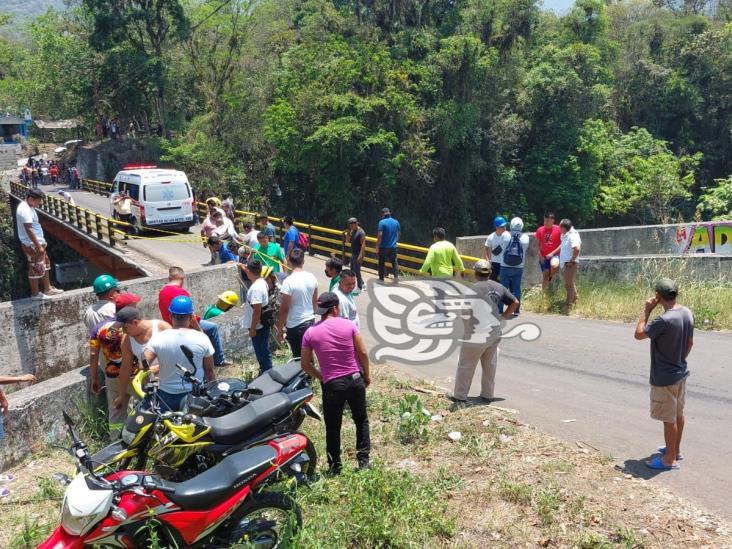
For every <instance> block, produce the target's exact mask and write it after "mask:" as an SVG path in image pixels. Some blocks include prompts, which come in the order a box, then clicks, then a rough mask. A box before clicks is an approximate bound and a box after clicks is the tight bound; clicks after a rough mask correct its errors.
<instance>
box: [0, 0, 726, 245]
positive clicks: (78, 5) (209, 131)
mask: <svg viewBox="0 0 732 549" xmlns="http://www.w3.org/2000/svg"><path fill="white" fill-rule="evenodd" d="M143 4H144V2H140V1H139V0H134V1H130V2H126V3H124V9H119V8H118V7H117V6H119V5H121V4H120V3H118V2H113V1H111V0H83V1H81V2H72V6H75V7H73V8H72V9H70V10H69V11H67V12H64V13H63V14H58V13H54V12H50V13H48V14H46V15H44V16H43V17H41V18H40V19H38V20H37V21H36V22H35V23H34V24H33V25H31V26H30V28H29V29H28V34H27V36H26V37H25V38H24V40H21V41H14V42H9V41H5V42H3V43H0V72H1V73H3V74H4V75H5V78H3V79H2V81H1V82H0V101H4V102H5V103H4V104H14V103H20V105H19V106H24V105H26V104H27V105H30V106H31V107H32V108H33V109H34V112H35V113H36V114H41V115H48V116H54V117H61V116H71V115H82V116H84V117H85V119H86V120H87V121H88V123H89V127H91V126H92V124H93V119H94V116H95V113H106V114H109V115H119V116H121V117H123V118H125V119H134V120H136V121H138V122H139V123H140V124H141V125H143V126H146V127H149V128H152V127H157V126H158V125H160V126H161V127H162V128H164V129H169V130H170V132H167V135H166V139H163V140H162V145H163V148H164V150H165V151H166V155H165V157H164V158H165V160H166V161H168V162H170V163H173V164H175V165H177V166H180V167H182V168H183V169H185V170H186V171H188V172H189V174H190V175H191V177H192V180H193V181H194V182H195V183H196V184H197V186H198V187H200V188H210V189H213V190H215V191H216V192H222V191H225V190H229V191H231V192H232V193H233V194H234V195H235V197H236V198H238V204H240V205H242V206H244V207H247V208H250V209H254V208H263V209H269V210H271V211H273V212H276V213H281V214H284V213H291V214H292V215H294V216H296V217H299V218H301V219H308V220H311V221H313V222H321V223H324V224H328V225H340V224H341V222H342V221H345V219H346V218H347V217H348V216H350V215H356V216H358V217H360V218H363V219H364V220H368V221H367V229H369V230H370V231H371V230H373V229H372V223H375V220H376V218H377V212H378V210H379V209H380V208H381V207H383V206H389V207H391V208H392V210H393V211H394V213H395V216H396V217H397V218H399V219H400V221H401V222H402V225H403V227H404V232H405V236H406V237H407V238H408V239H409V240H411V241H416V242H424V241H426V240H428V237H429V232H428V231H429V229H430V228H431V227H432V226H433V225H435V224H441V225H444V226H445V227H446V228H447V229H448V232H449V234H451V235H457V234H473V233H478V232H484V231H486V230H487V229H488V227H489V220H490V219H491V218H492V216H493V215H494V214H496V213H501V214H504V215H508V216H512V215H521V216H522V217H524V219H525V220H526V221H527V226H528V227H531V224H532V223H535V222H536V221H538V220H539V219H540V217H541V214H542V211H543V210H545V209H552V210H554V211H555V212H556V213H557V214H558V215H559V216H562V217H565V216H566V217H570V218H572V219H573V220H575V221H576V223H577V224H578V225H579V226H581V227H582V226H590V225H594V226H597V225H607V224H620V223H638V222H662V221H668V220H675V219H678V218H679V217H683V218H691V217H693V216H694V215H695V213H697V212H698V215H703V216H709V217H711V216H724V215H726V214H728V213H729V212H730V209H732V208H730V206H731V205H732V204H731V203H730V202H731V201H730V198H729V197H730V192H729V187H730V184H729V179H728V177H729V175H730V173H732V134H731V133H730V127H732V25H731V24H729V23H727V20H728V19H729V16H730V14H732V11H730V10H728V9H727V3H726V2H721V3H720V7H719V9H718V11H717V12H716V14H715V15H714V16H711V15H709V14H708V12H704V11H703V9H702V8H703V4H704V2H686V3H683V5H684V9H676V10H674V9H671V8H668V7H662V5H663V4H664V3H663V2H651V1H649V0H628V1H622V2H612V3H606V2H603V1H601V0H578V1H577V3H576V5H575V7H574V8H573V9H572V10H570V11H569V12H568V13H567V14H566V15H564V16H562V17H558V16H556V15H554V14H552V13H548V12H543V11H541V10H540V9H539V6H538V3H537V2H535V1H533V0H458V1H454V0H432V1H430V2H425V1H423V0H400V1H398V2H397V1H396V0H373V1H369V2H366V1H362V0H276V1H275V0H261V1H255V0H231V1H229V2H225V1H221V0H165V1H163V2H158V3H157V4H156V5H159V6H160V7H161V9H160V12H159V13H157V12H154V10H148V11H145V10H144V9H142V7H141V6H142V5H143ZM608 4H609V5H608ZM59 29H62V30H63V32H58V30H59ZM41 75H42V77H41ZM718 188H719V190H717V189H718ZM277 189H279V190H281V193H279V192H276V190H277ZM725 189H726V190H725Z"/></svg>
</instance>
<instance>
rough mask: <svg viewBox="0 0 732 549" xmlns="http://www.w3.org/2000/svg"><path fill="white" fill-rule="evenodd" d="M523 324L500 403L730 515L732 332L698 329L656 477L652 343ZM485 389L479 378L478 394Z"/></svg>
mask: <svg viewBox="0 0 732 549" xmlns="http://www.w3.org/2000/svg"><path fill="white" fill-rule="evenodd" d="M73 194H74V197H75V199H76V202H77V204H79V205H82V206H85V207H89V208H93V209H97V210H98V211H100V212H103V213H107V214H108V212H109V207H108V200H107V199H106V198H104V197H100V196H97V195H92V194H89V193H86V192H81V191H75V192H73ZM194 231H195V229H192V230H191V232H192V234H195V233H194ZM128 247H129V249H130V251H131V253H134V254H144V256H146V257H147V258H149V260H150V261H151V263H153V264H157V269H156V270H157V271H159V272H162V271H163V270H164V269H165V266H166V265H168V264H177V265H181V266H182V267H184V268H192V267H199V266H201V264H203V263H206V262H207V261H208V259H209V256H208V252H207V251H206V250H205V249H204V248H203V247H202V246H200V245H197V244H191V243H172V242H163V239H158V238H153V239H151V240H138V241H129V244H128ZM306 266H307V267H308V269H309V270H312V272H314V273H315V274H316V276H317V277H318V279H319V280H320V281H321V289H324V288H326V284H327V283H326V279H325V277H324V275H323V262H322V261H321V260H318V259H314V258H308V260H307V264H306ZM367 278H369V276H367ZM367 300H368V296H367V294H366V293H363V294H362V295H361V296H359V297H358V298H357V305H358V307H359V312H360V316H361V325H362V327H364V333H365V337H366V339H367V342H371V343H373V339H372V337H371V334H369V333H368V330H367V329H366V328H365V327H366V326H367V322H366V316H365V312H366V308H367V304H368V302H367ZM521 320H522V321H529V322H534V323H536V324H537V325H539V326H540V327H541V329H542V336H541V338H540V339H539V340H538V341H535V342H524V341H521V340H518V339H513V340H508V341H506V342H504V343H503V344H502V345H501V354H500V360H499V366H498V375H497V380H496V385H497V389H496V396H497V397H500V398H503V399H505V400H504V401H502V402H499V403H497V404H498V405H500V406H503V407H507V408H513V409H516V410H518V411H519V413H520V418H521V419H522V421H524V422H526V423H530V424H532V425H536V426H537V427H538V428H540V429H541V430H542V431H544V432H547V433H549V434H551V435H555V436H557V437H559V438H561V439H564V440H567V441H569V442H574V441H577V440H579V441H583V442H586V443H588V444H590V445H592V446H593V447H595V448H597V449H599V450H600V451H602V452H604V453H606V454H608V455H610V456H612V457H613V459H614V460H615V461H616V462H617V463H618V464H619V465H621V466H623V467H625V468H626V469H627V471H628V472H631V473H633V474H636V475H638V476H643V478H647V479H650V481H651V482H654V483H659V484H662V485H664V486H667V487H669V488H671V489H672V490H673V491H674V492H676V493H677V494H679V495H682V496H684V497H686V498H688V499H690V500H692V501H695V502H697V503H699V504H700V505H702V506H704V507H706V508H708V509H709V510H711V511H713V512H716V513H718V514H720V515H723V516H726V517H727V518H728V519H732V509H730V507H729V505H728V503H727V499H728V493H729V491H730V489H732V468H730V467H729V463H730V461H728V460H732V437H731V436H730V430H731V429H732V406H730V405H731V404H732V393H731V392H730V388H731V387H732V374H731V373H730V371H729V370H728V369H727V366H729V365H730V363H731V361H730V357H732V336H730V335H729V334H720V333H705V332H697V333H696V336H695V339H694V349H693V350H692V353H691V355H690V357H689V367H690V371H691V376H690V378H689V381H688V396H687V413H686V417H687V422H686V432H685V433H684V441H683V444H682V453H683V454H684V455H685V461H684V462H682V467H681V469H680V470H678V471H673V472H668V473H661V474H656V475H654V474H653V473H654V472H652V471H651V470H650V469H647V468H646V467H645V466H644V465H643V464H642V460H644V459H646V458H648V456H650V455H651V454H652V453H653V452H654V451H655V448H656V447H657V446H658V445H659V444H661V443H662V442H663V431H662V425H661V424H660V423H658V422H656V421H653V420H651V419H650V417H649V396H648V393H649V388H648V374H649V349H648V346H649V343H648V341H643V342H638V341H635V340H634V339H633V326H632V325H629V324H624V323H614V322H602V321H593V320H584V319H578V318H567V317H559V316H542V315H531V314H528V313H524V314H523V315H522V316H521ZM514 322H515V321H514ZM456 363H457V357H456V356H452V357H450V358H449V359H447V360H443V361H441V362H438V363H434V364H430V365H428V366H421V367H416V366H402V365H398V364H394V365H393V367H394V368H395V369H396V370H402V371H407V372H409V373H413V374H416V375H418V376H420V377H422V378H425V379H430V380H433V381H435V382H436V383H437V384H438V385H440V386H443V387H449V388H451V383H452V380H453V379H454V370H455V364H456ZM478 388H479V378H478V374H476V378H475V381H474V384H473V390H472V391H471V394H477V392H478ZM563 420H574V421H571V422H565V421H563Z"/></svg>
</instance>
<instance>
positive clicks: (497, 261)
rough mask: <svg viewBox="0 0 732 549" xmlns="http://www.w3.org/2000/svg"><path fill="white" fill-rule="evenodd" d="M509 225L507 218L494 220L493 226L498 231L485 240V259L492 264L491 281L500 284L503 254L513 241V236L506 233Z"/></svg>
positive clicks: (498, 217) (500, 217)
mask: <svg viewBox="0 0 732 549" xmlns="http://www.w3.org/2000/svg"><path fill="white" fill-rule="evenodd" d="M507 225H508V222H507V221H506V218H504V217H502V216H500V215H498V216H496V218H495V219H494V220H493V226H494V227H495V229H496V230H495V231H494V232H492V233H491V234H489V235H488V238H486V239H485V258H486V260H487V261H490V263H491V274H490V279H491V280H493V281H494V282H498V281H499V279H500V276H501V263H502V262H503V252H504V251H505V250H506V247H507V246H508V243H509V242H510V241H511V235H510V234H509V232H508V231H506V226H507Z"/></svg>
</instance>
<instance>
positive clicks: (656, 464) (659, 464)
mask: <svg viewBox="0 0 732 549" xmlns="http://www.w3.org/2000/svg"><path fill="white" fill-rule="evenodd" d="M646 467H650V468H651V469H655V470H657V471H672V470H675V469H678V468H679V464H678V463H674V464H673V465H666V464H665V463H664V462H663V460H661V456H656V457H654V458H653V459H652V460H651V461H646Z"/></svg>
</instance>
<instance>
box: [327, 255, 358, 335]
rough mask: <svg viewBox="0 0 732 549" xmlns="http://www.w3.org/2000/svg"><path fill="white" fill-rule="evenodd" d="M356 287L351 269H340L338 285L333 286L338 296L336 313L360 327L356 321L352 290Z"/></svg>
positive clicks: (356, 315)
mask: <svg viewBox="0 0 732 549" xmlns="http://www.w3.org/2000/svg"><path fill="white" fill-rule="evenodd" d="M355 288H356V273H354V272H353V271H352V270H351V269H343V270H342V271H341V279H340V280H339V281H338V286H336V287H335V288H333V293H334V294H335V295H337V296H338V313H339V316H341V317H342V318H347V319H348V320H350V321H351V322H353V323H354V324H355V325H356V328H360V325H359V322H358V310H357V309H356V303H355V302H354V301H353V290H354V289H355Z"/></svg>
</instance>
